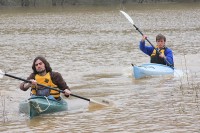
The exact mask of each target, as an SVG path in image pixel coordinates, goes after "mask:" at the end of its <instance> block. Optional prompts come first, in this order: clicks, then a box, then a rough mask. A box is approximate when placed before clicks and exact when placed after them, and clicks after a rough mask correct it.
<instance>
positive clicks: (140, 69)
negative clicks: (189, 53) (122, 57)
mask: <svg viewBox="0 0 200 133" xmlns="http://www.w3.org/2000/svg"><path fill="white" fill-rule="evenodd" d="M171 74H174V69H172V68H171V67H169V66H166V65H162V64H155V63H148V64H142V65H139V66H133V77H135V79H140V78H143V77H148V76H163V75H171Z"/></svg>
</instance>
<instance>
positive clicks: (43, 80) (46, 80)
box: [31, 72, 60, 98]
mask: <svg viewBox="0 0 200 133" xmlns="http://www.w3.org/2000/svg"><path fill="white" fill-rule="evenodd" d="M35 80H36V81H37V83H38V84H42V85H45V86H49V87H52V88H57V85H55V84H54V83H53V82H52V79H51V75H50V73H49V72H48V73H47V74H46V75H44V76H40V75H38V74H36V75H35ZM36 92H37V88H36V87H35V86H32V89H31V93H32V94H33V95H36V94H37V93H36ZM50 95H52V96H54V98H59V97H60V92H59V91H56V90H50Z"/></svg>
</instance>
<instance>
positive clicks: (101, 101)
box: [90, 98, 113, 106]
mask: <svg viewBox="0 0 200 133" xmlns="http://www.w3.org/2000/svg"><path fill="white" fill-rule="evenodd" d="M90 102H92V103H96V104H99V105H103V106H111V105H112V104H113V103H111V102H110V101H108V100H106V99H101V98H95V99H90Z"/></svg>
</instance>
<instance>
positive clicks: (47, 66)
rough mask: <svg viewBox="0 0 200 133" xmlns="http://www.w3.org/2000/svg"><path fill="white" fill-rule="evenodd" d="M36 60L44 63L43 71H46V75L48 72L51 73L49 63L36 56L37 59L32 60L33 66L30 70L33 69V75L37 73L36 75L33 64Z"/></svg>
mask: <svg viewBox="0 0 200 133" xmlns="http://www.w3.org/2000/svg"><path fill="white" fill-rule="evenodd" d="M37 60H41V61H42V62H43V63H44V65H45V69H46V72H47V73H48V72H52V68H51V66H50V64H49V62H48V61H47V60H46V59H45V58H44V57H43V56H37V57H36V58H35V59H34V60H33V65H32V69H33V73H34V74H37V73H38V72H37V71H36V68H35V62H36V61H37Z"/></svg>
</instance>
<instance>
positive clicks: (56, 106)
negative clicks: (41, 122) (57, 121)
mask: <svg viewBox="0 0 200 133" xmlns="http://www.w3.org/2000/svg"><path fill="white" fill-rule="evenodd" d="M66 110H67V102H66V101H65V100H63V99H62V98H61V100H59V101H57V100H52V99H48V98H47V97H43V96H35V97H33V98H29V99H28V100H25V101H23V102H21V103H20V104H19V112H21V113H25V114H27V115H28V116H29V117H30V118H33V117H35V116H38V115H40V114H49V113H54V112H60V111H66Z"/></svg>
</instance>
